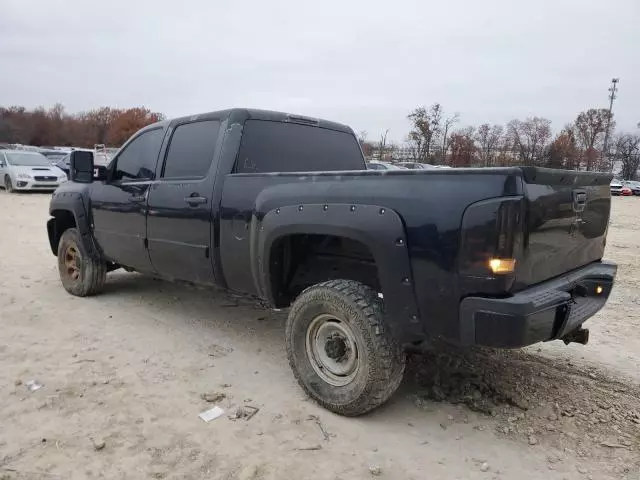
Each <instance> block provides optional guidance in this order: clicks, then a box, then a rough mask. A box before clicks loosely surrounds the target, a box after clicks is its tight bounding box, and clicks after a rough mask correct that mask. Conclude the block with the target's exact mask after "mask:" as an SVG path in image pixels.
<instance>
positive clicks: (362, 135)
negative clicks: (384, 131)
mask: <svg viewBox="0 0 640 480" xmlns="http://www.w3.org/2000/svg"><path fill="white" fill-rule="evenodd" d="M368 136H369V134H368V133H367V131H366V130H361V131H360V132H359V133H358V143H360V148H361V149H362V154H363V155H364V157H365V158H371V156H372V155H373V151H374V149H375V146H374V144H373V143H372V142H370V141H368V140H367V137H368Z"/></svg>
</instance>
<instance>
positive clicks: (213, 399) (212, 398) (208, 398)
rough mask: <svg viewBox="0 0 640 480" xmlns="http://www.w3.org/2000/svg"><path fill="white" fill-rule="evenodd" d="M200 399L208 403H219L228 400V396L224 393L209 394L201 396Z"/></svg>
mask: <svg viewBox="0 0 640 480" xmlns="http://www.w3.org/2000/svg"><path fill="white" fill-rule="evenodd" d="M200 398H202V399H203V400H204V401H205V402H208V403H218V402H220V401H222V400H224V399H225V398H227V395H226V394H224V393H222V392H208V393H203V394H201V395H200Z"/></svg>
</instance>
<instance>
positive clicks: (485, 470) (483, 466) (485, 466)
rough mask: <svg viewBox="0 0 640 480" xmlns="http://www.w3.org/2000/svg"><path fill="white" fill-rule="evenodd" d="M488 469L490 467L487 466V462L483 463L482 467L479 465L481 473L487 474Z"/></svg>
mask: <svg viewBox="0 0 640 480" xmlns="http://www.w3.org/2000/svg"><path fill="white" fill-rule="evenodd" d="M490 468H491V467H490V466H489V464H488V463H487V462H484V463H483V464H482V465H480V471H481V472H488V471H489V469H490Z"/></svg>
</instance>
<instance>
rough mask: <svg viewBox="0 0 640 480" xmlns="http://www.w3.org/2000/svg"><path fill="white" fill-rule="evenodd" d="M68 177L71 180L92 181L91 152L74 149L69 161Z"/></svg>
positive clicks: (79, 181)
mask: <svg viewBox="0 0 640 480" xmlns="http://www.w3.org/2000/svg"><path fill="white" fill-rule="evenodd" d="M69 179H70V180H71V181H72V182H78V183H91V182H93V152H87V151H82V150H74V151H73V152H71V159H70V161H69Z"/></svg>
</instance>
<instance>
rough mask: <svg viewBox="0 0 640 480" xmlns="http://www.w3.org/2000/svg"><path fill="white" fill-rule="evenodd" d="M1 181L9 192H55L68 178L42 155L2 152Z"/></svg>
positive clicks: (14, 151)
mask: <svg viewBox="0 0 640 480" xmlns="http://www.w3.org/2000/svg"><path fill="white" fill-rule="evenodd" d="M0 180H1V181H0V185H1V186H3V187H4V188H5V190H6V191H7V192H13V191H16V190H55V189H56V188H58V186H59V185H60V184H61V183H64V182H66V181H67V176H66V175H65V173H64V172H63V171H62V170H60V169H59V168H58V167H56V166H52V165H51V163H49V160H47V157H45V156H44V155H42V154H41V153H37V152H29V151H25V150H0Z"/></svg>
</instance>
